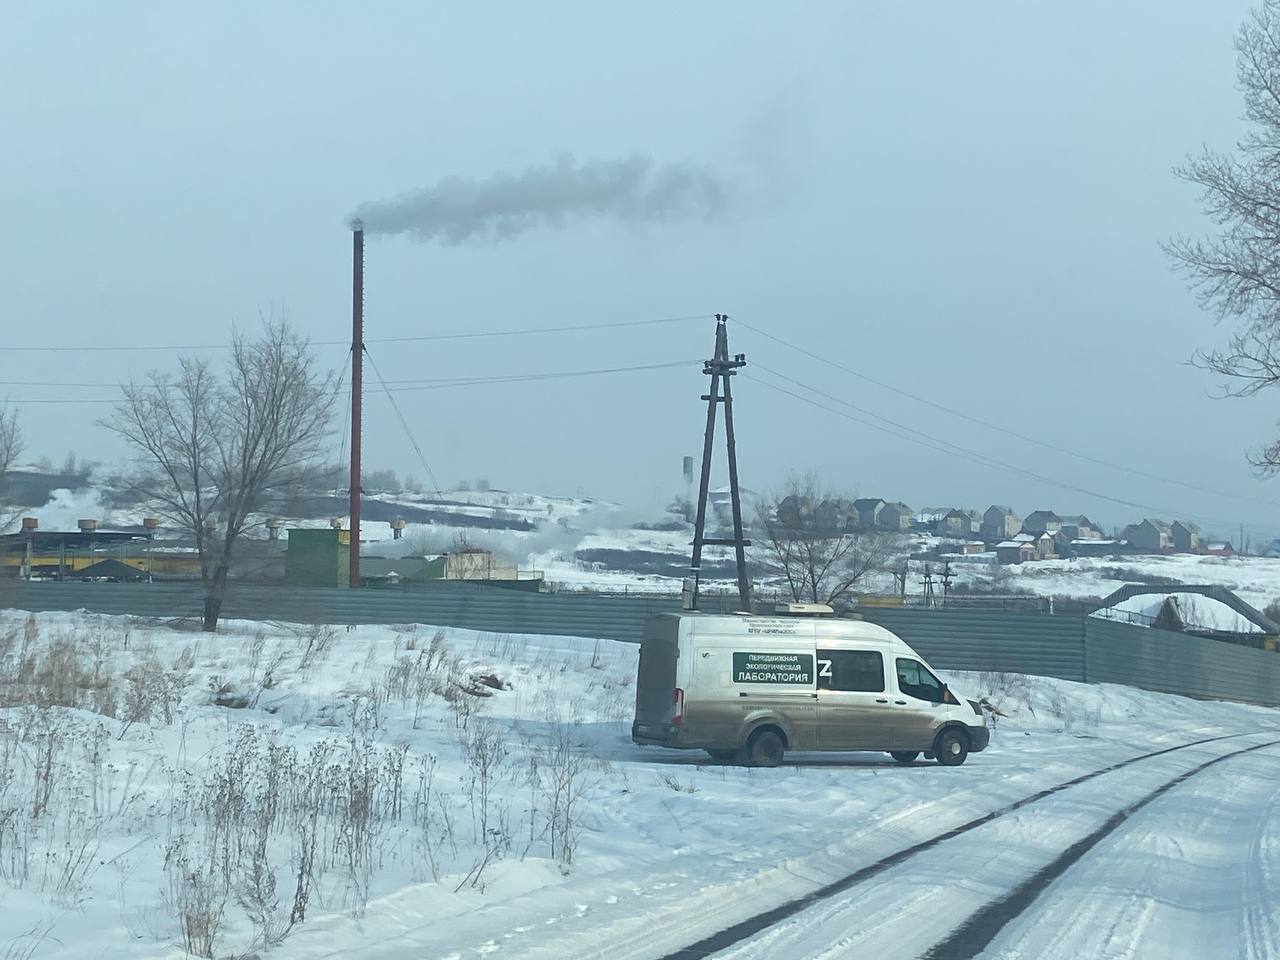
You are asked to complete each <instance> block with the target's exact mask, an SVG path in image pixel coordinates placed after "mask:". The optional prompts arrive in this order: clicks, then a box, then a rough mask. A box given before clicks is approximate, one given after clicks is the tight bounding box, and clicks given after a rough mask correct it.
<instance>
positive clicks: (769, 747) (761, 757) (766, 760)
mask: <svg viewBox="0 0 1280 960" xmlns="http://www.w3.org/2000/svg"><path fill="white" fill-rule="evenodd" d="M785 750H786V744H785V743H784V742H783V740H782V734H780V733H778V731H777V730H774V729H772V728H770V729H765V730H757V731H756V732H755V733H753V734H752V735H751V739H750V740H748V741H747V764H748V765H749V766H752V767H776V766H777V765H778V764H780V763H781V762H782V754H783V752H784V751H785Z"/></svg>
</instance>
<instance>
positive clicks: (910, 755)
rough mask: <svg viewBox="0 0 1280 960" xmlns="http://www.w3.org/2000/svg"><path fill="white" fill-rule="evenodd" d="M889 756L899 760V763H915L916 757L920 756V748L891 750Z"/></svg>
mask: <svg viewBox="0 0 1280 960" xmlns="http://www.w3.org/2000/svg"><path fill="white" fill-rule="evenodd" d="M889 756H891V757H893V759H895V760H897V761H898V762H899V763H914V762H915V759H916V757H918V756H920V751H919V750H890V751H889Z"/></svg>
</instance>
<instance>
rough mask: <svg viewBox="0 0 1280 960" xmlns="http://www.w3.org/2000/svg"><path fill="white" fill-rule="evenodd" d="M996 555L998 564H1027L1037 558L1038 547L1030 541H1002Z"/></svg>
mask: <svg viewBox="0 0 1280 960" xmlns="http://www.w3.org/2000/svg"><path fill="white" fill-rule="evenodd" d="M995 554H996V563H1003V564H1008V563H1026V562H1028V561H1030V560H1034V559H1035V558H1036V545H1035V544H1034V543H1032V542H1031V541H1030V540H1001V541H1000V542H999V543H997V544H996V545H995Z"/></svg>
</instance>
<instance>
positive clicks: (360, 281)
mask: <svg viewBox="0 0 1280 960" xmlns="http://www.w3.org/2000/svg"><path fill="white" fill-rule="evenodd" d="M363 374H364V224H363V223H361V222H360V221H359V220H353V221H351V543H350V544H349V546H348V550H349V553H348V557H349V566H350V568H351V569H350V575H351V579H350V581H349V584H350V586H351V587H352V588H356V587H359V586H360V426H361V422H360V391H361V387H362V380H363Z"/></svg>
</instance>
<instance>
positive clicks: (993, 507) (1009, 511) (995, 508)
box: [987, 503, 1014, 517]
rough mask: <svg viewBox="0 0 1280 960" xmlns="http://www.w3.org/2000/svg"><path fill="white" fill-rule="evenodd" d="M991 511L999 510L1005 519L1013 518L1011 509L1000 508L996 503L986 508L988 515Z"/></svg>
mask: <svg viewBox="0 0 1280 960" xmlns="http://www.w3.org/2000/svg"><path fill="white" fill-rule="evenodd" d="M992 510H999V511H1000V512H1001V513H1003V514H1004V515H1005V516H1006V517H1012V516H1014V513H1013V507H1002V506H1000V504H998V503H993V504H992V505H991V506H989V507H987V513H990V512H991V511H992Z"/></svg>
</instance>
